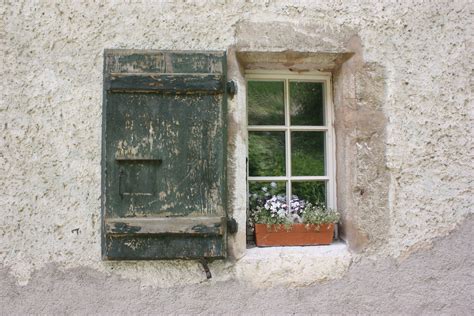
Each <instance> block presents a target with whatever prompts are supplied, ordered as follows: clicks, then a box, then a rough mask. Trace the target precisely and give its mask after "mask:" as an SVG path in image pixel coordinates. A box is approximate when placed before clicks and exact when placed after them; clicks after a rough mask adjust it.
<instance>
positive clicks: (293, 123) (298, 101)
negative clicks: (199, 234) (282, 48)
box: [246, 71, 336, 208]
mask: <svg viewBox="0 0 474 316" xmlns="http://www.w3.org/2000/svg"><path fill="white" fill-rule="evenodd" d="M246 79H247V118H248V157H249V162H248V187H249V203H250V208H252V206H253V205H252V204H253V203H258V201H256V200H255V199H254V198H255V197H258V196H261V194H267V195H268V194H270V193H265V192H267V191H269V190H271V191H272V193H273V194H278V195H280V196H284V197H285V198H286V203H287V205H291V203H290V202H291V201H290V200H291V199H292V198H294V197H295V196H297V197H298V198H299V199H303V200H305V201H307V202H311V203H323V204H325V205H326V206H327V207H329V208H336V198H335V193H336V184H335V159H334V156H335V155H334V151H335V145H334V129H333V110H332V105H331V76H330V74H328V73H311V74H303V75H299V74H298V75H296V74H292V73H289V72H288V73H286V72H257V71H254V72H248V73H247V75H246Z"/></svg>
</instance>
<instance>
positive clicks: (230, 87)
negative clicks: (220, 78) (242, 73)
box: [225, 80, 237, 97]
mask: <svg viewBox="0 0 474 316" xmlns="http://www.w3.org/2000/svg"><path fill="white" fill-rule="evenodd" d="M225 88H226V90H227V93H228V94H229V95H230V96H231V97H233V96H234V94H236V93H237V85H236V84H235V82H234V81H232V80H231V81H227V83H226V84H225Z"/></svg>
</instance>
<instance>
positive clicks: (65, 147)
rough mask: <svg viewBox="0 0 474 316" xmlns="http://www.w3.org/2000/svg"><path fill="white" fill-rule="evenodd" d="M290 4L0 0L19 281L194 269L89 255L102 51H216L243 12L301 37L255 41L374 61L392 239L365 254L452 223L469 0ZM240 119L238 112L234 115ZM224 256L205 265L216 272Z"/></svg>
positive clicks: (153, 277)
mask: <svg viewBox="0 0 474 316" xmlns="http://www.w3.org/2000/svg"><path fill="white" fill-rule="evenodd" d="M294 3H295V4H293V5H292V4H287V1H281V2H275V3H273V2H272V3H270V2H262V3H247V2H245V1H235V2H233V3H232V4H225V3H224V1H209V2H206V1H191V2H190V3H186V4H175V3H172V2H168V1H157V2H154V3H153V2H150V1H145V2H144V3H122V2H119V1H116V2H111V3H98V4H92V3H88V2H84V3H80V2H75V1H74V2H70V3H57V4H54V3H53V2H49V1H19V2H7V1H5V2H3V4H2V6H1V7H0V10H1V11H0V12H1V16H2V22H1V24H0V26H1V28H2V29H0V34H1V36H2V40H1V45H2V49H1V54H2V55H1V58H2V66H3V69H2V70H3V81H2V89H1V93H2V98H1V104H0V105H1V109H0V111H1V116H0V128H1V129H2V132H1V137H0V142H1V143H0V148H1V152H0V166H1V172H0V188H2V189H1V196H0V207H1V208H2V219H1V221H0V234H1V239H2V242H1V244H0V245H1V246H0V247H1V248H0V256H1V260H2V263H3V266H4V267H5V268H6V269H8V271H10V272H11V273H12V274H13V275H14V276H15V277H16V278H17V280H18V281H20V282H21V283H22V284H24V283H26V282H27V280H28V279H29V277H30V274H31V273H32V272H33V271H36V270H38V269H41V268H43V267H45V266H46V265H47V264H58V265H59V267H60V268H61V269H70V268H73V267H88V268H91V269H94V270H99V271H102V272H106V273H111V272H112V271H117V273H118V274H119V275H121V276H123V277H124V278H131V279H137V280H140V282H143V283H145V284H152V285H168V286H169V285H170V284H175V283H176V282H178V283H179V284H186V283H187V282H196V280H201V279H202V271H201V270H200V268H199V266H198V265H197V264H195V263H184V262H182V263H179V264H176V263H173V262H168V263H162V262H142V263H138V264H137V263H133V262H131V263H110V262H101V261H100V256H99V254H100V249H99V247H100V238H99V228H100V223H99V222H100V220H99V214H100V211H99V208H100V203H99V196H100V137H101V106H102V59H103V56H102V53H103V49H104V48H135V49H149V48H154V49H196V50H200V49H215V50H226V49H227V48H228V47H230V46H232V45H234V44H236V43H237V44H238V43H239V40H238V38H236V37H235V36H236V35H238V34H239V31H238V26H239V25H249V23H260V24H265V23H268V24H269V25H271V24H272V23H275V22H278V23H280V25H286V27H285V28H284V29H283V30H288V29H294V30H295V31H296V32H297V33H304V34H307V35H308V36H309V37H310V38H311V40H309V41H297V39H298V38H299V37H297V38H295V40H294V42H293V43H291V46H292V47H269V46H272V44H271V43H274V42H275V41H276V40H277V39H278V36H280V35H279V34H278V33H277V32H276V31H278V29H268V28H267V29H266V33H265V37H264V39H268V40H263V41H262V42H261V44H260V45H259V44H258V42H259V41H257V40H254V41H253V42H252V43H256V44H255V45H259V46H256V47H255V48H257V49H268V50H281V49H290V48H295V47H296V48H298V50H302V51H304V50H305V49H314V48H315V47H320V48H321V50H326V49H333V48H334V49H336V50H344V49H347V45H346V44H347V43H346V41H348V40H349V39H350V38H351V37H352V36H354V35H357V36H358V37H359V38H360V43H361V45H362V47H363V51H364V54H363V58H364V61H365V62H366V63H374V64H377V65H379V66H380V67H382V68H383V69H384V82H385V96H384V99H383V106H382V108H383V111H384V113H385V116H386V117H387V118H388V125H387V130H386V147H387V152H386V171H387V173H388V174H389V177H390V185H389V188H388V189H389V191H390V194H389V198H390V199H389V205H388V213H389V219H388V220H387V222H388V225H389V227H388V230H389V237H388V238H387V241H386V243H384V244H378V245H377V247H378V248H376V249H374V250H373V252H372V253H373V254H374V255H376V256H379V257H383V256H386V255H389V256H395V257H397V256H399V255H401V254H402V253H406V252H409V251H410V250H412V249H414V248H413V247H414V246H416V247H415V248H418V247H419V246H424V245H426V244H427V243H429V242H430V241H431V240H432V239H433V238H435V237H436V236H442V235H445V234H446V233H447V232H449V231H450V230H452V229H454V227H455V225H456V224H457V223H459V222H461V221H462V220H463V218H465V216H466V214H468V213H470V212H472V206H471V205H472V203H473V198H472V178H473V176H474V175H473V171H472V170H473V169H472V168H471V167H470V165H471V162H472V139H471V138H472V116H473V112H472V92H471V89H472V86H471V83H470V77H471V76H472V64H473V63H472V62H473V60H472V55H473V54H472V44H471V43H472V29H473V25H472V21H473V20H474V19H472V15H471V12H472V9H473V5H472V3H470V2H469V1H454V2H452V1H436V2H427V1H424V2H421V1H419V2H418V1H417V2H412V3H405V2H402V3H398V4H394V3H392V2H391V1H379V2H377V3H373V2H364V3H361V2H360V1H346V2H344V3H340V2H336V1H334V2H328V1H296V2H294ZM244 21H248V23H247V22H246V23H242V22H244ZM252 32H253V33H254V34H255V37H256V38H257V39H258V35H259V33H258V32H259V30H258V29H255V30H252ZM317 34H320V36H319V37H318V35H317ZM240 43H241V44H242V42H240ZM252 45H253V44H252ZM241 121H242V117H240V116H238V115H237V116H236V120H235V122H234V123H238V122H241ZM233 141H235V140H233ZM236 144H237V145H235V148H236V150H239V149H241V148H242V143H241V140H239V141H236ZM238 188H241V186H236V189H238ZM237 195H238V196H239V197H238V198H237V199H242V193H241V192H240V193H238V194H237ZM372 225H378V223H377V222H375V223H372ZM75 229H77V230H76V231H75ZM231 265H232V263H222V264H219V265H216V266H215V267H213V269H215V270H217V271H218V272H217V273H216V274H217V275H224V276H225V275H226V273H225V271H227V269H229V266H231ZM413 268H416V269H421V267H419V266H416V267H413ZM67 271H74V270H67ZM221 272H222V273H221ZM222 278H223V279H226V277H222Z"/></svg>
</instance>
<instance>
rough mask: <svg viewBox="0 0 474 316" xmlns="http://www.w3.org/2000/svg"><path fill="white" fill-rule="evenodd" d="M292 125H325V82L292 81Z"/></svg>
mask: <svg viewBox="0 0 474 316" xmlns="http://www.w3.org/2000/svg"><path fill="white" fill-rule="evenodd" d="M290 122H291V125H324V104H323V83H321V82H296V81H291V82H290Z"/></svg>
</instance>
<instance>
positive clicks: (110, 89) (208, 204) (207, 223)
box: [102, 50, 227, 259]
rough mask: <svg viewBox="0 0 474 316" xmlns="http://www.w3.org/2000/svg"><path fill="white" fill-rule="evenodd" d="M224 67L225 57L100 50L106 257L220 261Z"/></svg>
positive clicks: (222, 245)
mask: <svg viewBox="0 0 474 316" xmlns="http://www.w3.org/2000/svg"><path fill="white" fill-rule="evenodd" d="M225 65H226V55H225V53H224V52H186V51H176V52H174V51H130V50H107V51H106V52H105V66H104V67H105V74H104V113H103V116H104V120H103V125H104V127H103V152H102V155H103V165H102V178H103V190H102V191H103V192H102V193H103V202H102V221H103V227H102V230H103V234H102V237H103V238H102V249H103V251H102V252H103V257H104V258H105V259H175V258H183V259H192V258H223V257H225V256H226V251H227V249H226V248H227V247H226V237H227V236H226V234H227V231H226V230H227V216H226V199H225V191H226V181H225V161H226V160H225V158H226V157H225V152H226V91H225V86H226V67H225Z"/></svg>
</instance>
